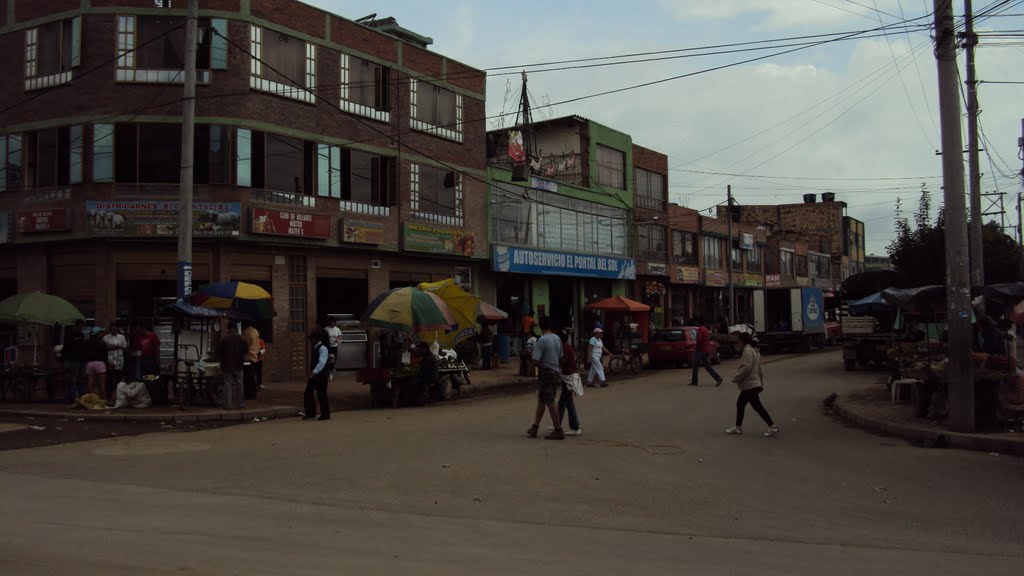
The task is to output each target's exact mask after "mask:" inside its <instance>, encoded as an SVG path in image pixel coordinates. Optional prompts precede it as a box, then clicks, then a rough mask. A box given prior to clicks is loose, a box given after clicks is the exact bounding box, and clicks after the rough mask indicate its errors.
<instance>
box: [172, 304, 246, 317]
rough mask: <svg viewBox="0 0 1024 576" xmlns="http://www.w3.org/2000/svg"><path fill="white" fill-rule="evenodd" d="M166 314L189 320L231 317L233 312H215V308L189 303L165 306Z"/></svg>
mask: <svg viewBox="0 0 1024 576" xmlns="http://www.w3.org/2000/svg"><path fill="white" fill-rule="evenodd" d="M161 312H162V313H164V314H179V315H181V316H186V317H189V318H211V319H212V318H220V317H222V316H231V314H230V313H231V312H234V311H233V310H214V309H213V308H206V307H203V306H196V305H195V304H189V303H187V302H176V303H174V304H171V305H170V306H165V307H164V308H163V310H161Z"/></svg>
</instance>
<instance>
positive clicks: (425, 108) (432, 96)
mask: <svg viewBox="0 0 1024 576" xmlns="http://www.w3.org/2000/svg"><path fill="white" fill-rule="evenodd" d="M409 107H410V111H409V125H410V127H411V128H413V129H414V130H421V131H423V132H428V133H430V134H434V135H435V136H440V137H442V138H447V139H449V140H454V141H456V142H462V94H459V93H457V92H453V91H451V90H448V89H447V88H442V87H440V86H435V85H433V84H430V83H428V82H423V81H421V80H416V79H412V80H409Z"/></svg>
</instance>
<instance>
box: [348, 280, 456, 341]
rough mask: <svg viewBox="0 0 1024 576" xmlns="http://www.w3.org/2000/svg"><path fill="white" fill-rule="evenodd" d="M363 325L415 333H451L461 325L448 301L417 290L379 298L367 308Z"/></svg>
mask: <svg viewBox="0 0 1024 576" xmlns="http://www.w3.org/2000/svg"><path fill="white" fill-rule="evenodd" d="M362 321H363V322H366V323H367V324H369V325H371V326H376V327H378V328H387V329H389V330H400V331H412V332H434V331H442V330H451V329H452V326H454V325H456V324H457V322H456V321H455V319H454V318H453V317H452V314H451V312H449V311H448V306H447V305H446V304H445V303H444V301H442V300H441V299H440V298H438V297H437V296H435V295H434V294H431V293H430V292H424V291H423V290H420V289H419V288H416V287H414V286H408V287H405V288H395V289H393V290H388V291H387V292H384V293H382V294H380V295H378V296H377V297H376V298H374V299H373V302H370V305H369V306H367V308H366V312H364V313H363V317H362Z"/></svg>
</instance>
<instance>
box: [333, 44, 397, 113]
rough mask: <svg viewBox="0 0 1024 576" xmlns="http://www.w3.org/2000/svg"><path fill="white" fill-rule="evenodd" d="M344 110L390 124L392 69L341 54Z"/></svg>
mask: <svg viewBox="0 0 1024 576" xmlns="http://www.w3.org/2000/svg"><path fill="white" fill-rule="evenodd" d="M341 108H342V110H345V111H346V112H352V113H353V114H359V115H361V116H366V117H369V118H373V119H374V120H380V121H382V122H390V121H391V115H390V114H389V113H388V111H389V110H390V109H391V69H390V68H388V67H386V66H381V65H380V64H376V63H374V62H370V61H369V60H364V59H362V58H359V57H356V56H352V55H349V54H342V55H341Z"/></svg>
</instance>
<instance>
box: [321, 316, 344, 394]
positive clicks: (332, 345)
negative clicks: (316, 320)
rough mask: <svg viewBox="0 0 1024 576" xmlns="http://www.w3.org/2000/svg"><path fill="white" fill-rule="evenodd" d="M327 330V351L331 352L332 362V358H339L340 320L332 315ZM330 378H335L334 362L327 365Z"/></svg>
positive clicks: (325, 329)
mask: <svg viewBox="0 0 1024 576" xmlns="http://www.w3.org/2000/svg"><path fill="white" fill-rule="evenodd" d="M324 331H325V332H327V351H328V352H329V353H330V357H329V358H328V362H331V360H330V358H334V359H335V360H337V358H338V344H340V343H341V328H338V321H337V320H335V319H334V317H333V316H332V317H331V318H328V320H327V328H324ZM327 374H328V378H329V379H331V380H333V379H334V363H333V362H331V365H330V366H328V367H327Z"/></svg>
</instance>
